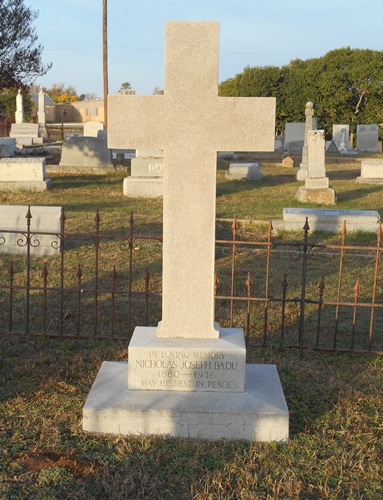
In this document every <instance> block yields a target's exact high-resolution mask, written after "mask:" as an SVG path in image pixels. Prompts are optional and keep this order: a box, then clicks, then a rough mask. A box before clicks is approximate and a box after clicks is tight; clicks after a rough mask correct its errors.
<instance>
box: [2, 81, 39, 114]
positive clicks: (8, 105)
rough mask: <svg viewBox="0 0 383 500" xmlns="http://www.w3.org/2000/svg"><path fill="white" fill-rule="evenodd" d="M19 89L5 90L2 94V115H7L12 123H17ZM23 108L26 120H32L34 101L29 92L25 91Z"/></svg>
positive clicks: (23, 92)
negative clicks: (16, 112)
mask: <svg viewBox="0 0 383 500" xmlns="http://www.w3.org/2000/svg"><path fill="white" fill-rule="evenodd" d="M17 93H18V89H17V88H9V89H3V90H2V92H0V114H5V115H7V117H8V119H9V120H10V121H11V122H14V121H15V111H16V96H17ZM22 94H23V108H24V118H25V120H27V121H28V120H30V118H31V114H32V108H33V101H32V99H31V96H30V94H29V92H27V91H25V90H23V91H22Z"/></svg>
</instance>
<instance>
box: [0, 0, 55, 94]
mask: <svg viewBox="0 0 383 500" xmlns="http://www.w3.org/2000/svg"><path fill="white" fill-rule="evenodd" d="M37 16H38V12H37V11H34V10H31V9H30V8H29V7H26V6H25V5H24V0H0V90H2V89H4V88H11V87H15V88H16V87H22V88H26V87H27V86H28V85H29V84H30V83H31V82H33V81H34V80H35V79H36V77H37V76H42V75H45V73H46V72H47V71H48V70H49V69H50V68H51V66H52V65H51V64H47V65H44V64H43V63H42V60H41V54H42V51H43V47H42V45H40V44H38V43H37V40H38V38H37V34H36V32H35V29H34V27H33V21H34V20H35V19H36V18H37Z"/></svg>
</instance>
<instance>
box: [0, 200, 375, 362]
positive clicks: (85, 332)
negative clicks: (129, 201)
mask: <svg viewBox="0 0 383 500" xmlns="http://www.w3.org/2000/svg"><path fill="white" fill-rule="evenodd" d="M32 217H33V208H32V209H30V208H28V209H27V208H26V218H25V230H10V229H1V228H0V252H2V254H1V257H0V320H1V321H0V332H1V333H2V334H5V333H25V334H28V335H41V336H43V337H46V336H50V337H63V338H97V339H113V338H114V339H123V340H129V338H130V336H131V334H132V332H133V330H134V327H135V326H136V325H156V324H157V323H158V321H159V320H160V319H161V277H162V256H161V252H162V245H161V244H162V237H161V236H160V235H155V234H147V233H146V231H145V229H143V228H142V227H140V228H138V227H137V225H136V224H135V221H134V218H133V214H132V213H131V215H130V219H129V222H128V223H127V225H126V228H122V229H118V230H113V231H104V230H102V229H101V226H102V221H101V217H100V213H99V211H97V212H96V214H95V219H94V227H93V228H92V230H91V231H79V230H76V231H68V230H67V228H66V217H65V213H64V211H62V212H61V217H60V223H59V226H60V229H59V230H57V231H55V232H50V231H45V232H44V231H37V230H34V229H32V228H31V220H32ZM309 229H310V228H309V224H308V222H307V221H306V224H305V226H304V228H303V229H302V235H301V237H299V238H297V239H291V238H290V237H289V238H286V237H280V236H278V235H273V230H272V223H270V224H269V226H268V229H267V231H266V232H264V233H263V234H257V237H256V238H254V235H249V234H247V232H246V231H244V230H241V229H240V228H239V227H238V224H237V222H236V221H234V222H233V225H232V226H231V228H230V229H228V228H224V231H223V232H224V233H225V234H224V236H221V237H219V238H218V239H217V240H216V278H215V310H216V319H217V321H218V322H219V323H220V324H221V326H227V327H242V328H244V329H245V336H246V341H247V342H248V343H249V344H256V345H264V346H266V345H276V346H279V345H281V344H283V345H287V346H294V347H298V348H299V349H300V350H301V351H303V350H304V349H306V348H312V349H324V350H333V351H351V352H359V353H372V354H383V332H382V329H383V328H382V327H383V300H382V299H383V284H382V280H381V276H382V259H381V252H382V246H381V244H382V242H381V234H382V232H381V227H380V226H379V228H378V229H377V234H376V236H375V237H374V240H371V238H370V240H369V241H367V242H363V244H361V243H360V241H361V237H360V236H359V237H355V236H354V235H353V234H351V235H347V227H346V224H344V226H343V230H342V232H341V235H340V236H339V237H338V240H339V241H338V240H337V238H335V237H334V238H333V239H332V240H331V238H328V237H327V238H326V243H323V240H324V238H323V236H322V241H321V240H319V239H318V238H319V237H318V236H317V235H314V236H315V239H313V237H312V236H311V235H310V230H309ZM228 230H229V231H230V233H229V234H227V232H228ZM221 232H222V231H221ZM201 237H203V236H201ZM43 238H50V240H49V247H50V248H49V252H48V251H45V253H46V255H40V254H39V252H40V253H44V250H43V248H42V245H41V242H42V241H43ZM12 241H13V244H14V248H13V249H12V248H9V245H10V244H11V242H12ZM7 246H8V248H7ZM15 253H17V254H18V255H15ZM48 254H49V255H48Z"/></svg>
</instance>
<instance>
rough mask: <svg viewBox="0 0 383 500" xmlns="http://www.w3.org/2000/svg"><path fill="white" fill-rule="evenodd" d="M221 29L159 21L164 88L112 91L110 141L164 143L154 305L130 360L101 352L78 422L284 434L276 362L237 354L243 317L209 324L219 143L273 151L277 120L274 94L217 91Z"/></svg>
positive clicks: (103, 428) (107, 427)
mask: <svg viewBox="0 0 383 500" xmlns="http://www.w3.org/2000/svg"><path fill="white" fill-rule="evenodd" d="M218 29H219V25H218V23H215V22H212V23H206V22H201V23H199V22H198V23H197V22H190V23H186V22H181V23H175V22H169V23H166V37H165V39H166V43H165V47H166V49H165V50H166V52H165V94H164V95H154V96H145V97H144V96H123V95H117V96H110V97H109V142H110V145H111V147H113V148H126V147H133V148H136V149H140V148H160V149H163V150H164V215H163V218H164V223H163V226H164V228H163V242H164V245H163V315H162V321H161V323H160V324H159V327H158V328H155V327H137V328H136V330H135V332H134V334H133V337H132V340H131V342H130V345H129V363H127V364H126V363H125V364H121V363H104V364H103V366H102V367H101V370H100V372H99V375H98V376H97V379H96V381H95V384H94V386H93V388H92V390H91V392H90V394H89V396H88V400H87V402H86V404H85V407H84V413H83V415H84V421H83V427H84V429H85V430H90V431H95V432H112V433H123V434H160V435H164V434H170V435H172V436H179V437H181V436H182V437H198V438H201V439H220V438H227V439H244V440H248V441H254V440H261V441H270V440H286V439H287V437H288V410H287V407H286V403H285V400H284V396H283V391H282V389H281V385H280V381H279V378H278V375H277V372H276V368H275V367H272V366H266V367H265V368H263V367H262V368H260V367H259V365H248V366H245V353H246V350H245V345H244V335H243V331H242V329H238V328H237V329H235V328H225V329H220V328H219V326H218V325H215V324H214V289H213V286H214V253H215V234H214V233H215V188H216V155H217V151H226V150H240V151H260V150H262V151H267V150H268V151H273V149H274V120H275V99H274V98H245V97H242V98H232V97H218V86H217V82H218ZM245 377H246V378H245ZM252 377H254V379H252ZM126 378H127V380H126ZM245 380H246V386H245ZM252 380H254V382H252ZM255 380H257V382H255ZM260 380H262V382H260ZM244 390H246V392H244Z"/></svg>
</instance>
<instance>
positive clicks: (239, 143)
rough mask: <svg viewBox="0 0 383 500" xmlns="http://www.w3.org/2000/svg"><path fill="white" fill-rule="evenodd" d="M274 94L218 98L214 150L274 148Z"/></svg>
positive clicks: (270, 149) (266, 149)
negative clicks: (269, 95)
mask: <svg viewBox="0 0 383 500" xmlns="http://www.w3.org/2000/svg"><path fill="white" fill-rule="evenodd" d="M275 107H276V99H275V97H218V105H217V107H216V112H217V116H216V117H215V120H214V121H215V123H216V127H215V132H214V135H215V140H214V142H213V141H212V143H214V145H215V146H216V148H217V151H274V136H275Z"/></svg>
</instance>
